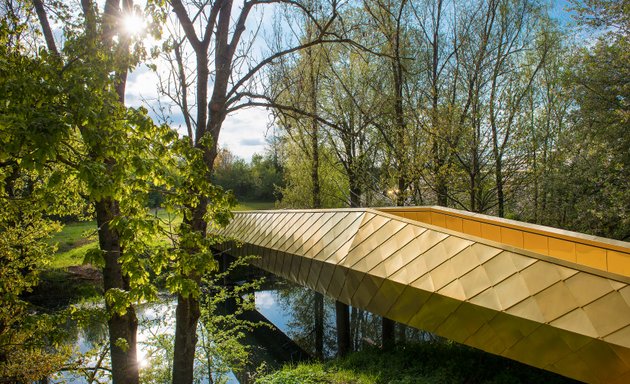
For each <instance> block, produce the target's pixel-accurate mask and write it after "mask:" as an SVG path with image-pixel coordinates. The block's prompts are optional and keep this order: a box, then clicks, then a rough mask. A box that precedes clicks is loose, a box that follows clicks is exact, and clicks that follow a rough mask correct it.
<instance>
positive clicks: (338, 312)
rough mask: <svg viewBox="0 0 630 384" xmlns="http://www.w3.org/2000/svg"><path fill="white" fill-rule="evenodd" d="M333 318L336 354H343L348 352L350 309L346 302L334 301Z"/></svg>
mask: <svg viewBox="0 0 630 384" xmlns="http://www.w3.org/2000/svg"><path fill="white" fill-rule="evenodd" d="M335 318H336V321H337V355H338V356H344V355H347V354H348V352H350V309H349V308H348V304H344V303H342V302H340V301H335Z"/></svg>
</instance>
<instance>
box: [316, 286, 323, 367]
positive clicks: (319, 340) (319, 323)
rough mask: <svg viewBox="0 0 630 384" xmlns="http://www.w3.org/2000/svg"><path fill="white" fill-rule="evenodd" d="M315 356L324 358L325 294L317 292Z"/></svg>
mask: <svg viewBox="0 0 630 384" xmlns="http://www.w3.org/2000/svg"><path fill="white" fill-rule="evenodd" d="M314 306H315V324H314V326H315V357H316V358H318V359H320V360H321V359H323V358H324V295H322V294H321V293H319V292H315V300H314Z"/></svg>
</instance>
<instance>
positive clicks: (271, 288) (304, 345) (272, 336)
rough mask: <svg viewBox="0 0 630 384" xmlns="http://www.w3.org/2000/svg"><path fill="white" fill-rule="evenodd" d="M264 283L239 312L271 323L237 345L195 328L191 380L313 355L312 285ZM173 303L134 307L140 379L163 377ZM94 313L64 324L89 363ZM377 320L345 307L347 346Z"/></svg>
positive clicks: (367, 337)
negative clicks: (240, 357)
mask: <svg viewBox="0 0 630 384" xmlns="http://www.w3.org/2000/svg"><path fill="white" fill-rule="evenodd" d="M265 285H266V287H265V288H264V289H263V290H259V291H256V292H255V293H254V297H255V305H256V310H257V311H254V312H253V313H248V314H247V315H246V316H245V317H247V319H249V320H252V321H262V322H269V323H271V324H273V326H260V327H256V328H255V329H254V331H253V332H247V334H246V336H245V338H244V339H242V340H241V342H240V343H239V344H238V345H234V344H229V343H228V344H225V343H223V344H220V343H218V342H215V341H213V340H212V336H211V334H212V332H206V333H204V332H199V342H198V352H200V354H201V356H202V358H201V359H198V361H196V363H195V382H198V383H213V384H214V383H227V384H235V383H249V382H251V381H252V378H253V377H255V373H256V371H257V370H258V369H259V368H258V367H259V366H260V365H261V364H264V367H265V370H266V371H269V370H271V369H274V368H279V367H281V366H282V365H283V364H285V363H287V362H297V361H300V360H304V359H307V358H308V357H309V356H310V355H314V353H315V331H314V324H315V319H314V316H313V313H314V312H313V305H314V302H315V294H314V293H313V291H311V290H309V289H307V288H303V287H300V286H297V285H294V284H291V283H288V282H286V281H282V280H277V281H274V282H272V283H271V284H265ZM94 305H95V306H99V304H94ZM100 307H102V303H101V304H100ZM175 307H176V299H175V298H173V297H168V296H164V297H162V298H161V299H160V300H159V301H157V302H154V303H149V304H144V305H140V306H138V307H137V315H138V320H139V326H138V363H139V366H140V370H141V377H142V378H143V381H145V382H155V383H162V382H169V379H168V377H169V372H170V365H169V362H170V360H171V358H172V337H173V334H174V317H175ZM334 307H335V305H334V301H333V300H331V299H328V298H325V300H324V313H323V326H324V328H323V330H322V331H323V354H324V357H325V358H331V357H334V355H335V353H336V329H335V315H334ZM98 318H100V316H94V319H92V320H93V321H90V319H89V317H88V319H87V321H83V322H81V324H80V325H79V324H77V323H76V322H73V323H69V324H68V327H70V328H71V332H70V334H71V335H73V337H71V339H70V340H69V341H68V343H69V344H71V345H73V346H74V347H75V348H76V349H77V350H78V351H79V352H81V353H87V352H89V351H93V354H92V355H91V356H88V357H87V361H88V364H87V365H88V366H92V367H93V366H95V365H96V362H97V361H98V360H99V358H101V353H102V351H105V350H106V348H107V343H106V341H107V328H106V326H105V324H104V323H103V322H102V321H97V320H96V319H98ZM380 321H381V320H380V317H378V316H374V315H372V314H370V313H368V312H365V311H360V310H357V309H354V308H352V309H351V334H352V341H351V343H352V346H353V349H355V350H357V349H361V348H363V347H365V346H367V345H379V344H380ZM404 332H405V333H406V334H407V335H408V336H406V337H407V338H409V337H411V338H423V335H421V334H419V331H413V330H410V329H406V330H405V331H404ZM425 336H426V335H425ZM243 345H247V346H248V347H249V348H250V351H251V353H250V356H249V362H248V363H247V364H245V365H244V366H243V367H242V369H239V370H233V369H232V367H233V361H232V360H233V359H234V356H232V354H234V353H236V352H238V351H239V350H240V347H241V346H243ZM208 367H210V370H208ZM235 372H237V374H235ZM88 374H89V372H88ZM92 374H93V372H92ZM210 377H211V380H210V379H209V378H210ZM95 378H96V379H97V380H98V381H94V382H95V383H96V382H98V383H107V382H109V380H108V378H107V375H106V374H105V372H103V371H98V372H97V374H96V375H95ZM51 382H53V383H87V382H88V380H87V378H86V373H85V372H84V373H76V372H72V373H70V372H65V373H63V374H62V375H61V377H58V378H55V379H53V380H51Z"/></svg>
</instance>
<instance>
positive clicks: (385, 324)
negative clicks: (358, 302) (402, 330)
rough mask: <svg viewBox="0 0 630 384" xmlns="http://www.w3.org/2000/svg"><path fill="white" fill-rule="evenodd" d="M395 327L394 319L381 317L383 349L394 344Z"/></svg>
mask: <svg viewBox="0 0 630 384" xmlns="http://www.w3.org/2000/svg"><path fill="white" fill-rule="evenodd" d="M395 329H396V323H395V322H394V320H391V319H388V318H386V317H383V318H382V323H381V331H382V338H383V344H382V347H383V349H390V348H392V347H393V346H394V345H395V344H396V336H395V334H394V331H395Z"/></svg>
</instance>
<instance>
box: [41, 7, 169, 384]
mask: <svg viewBox="0 0 630 384" xmlns="http://www.w3.org/2000/svg"><path fill="white" fill-rule="evenodd" d="M33 3H34V6H35V8H36V10H37V16H38V19H39V24H40V26H41V29H42V31H43V34H44V36H45V37H46V39H45V41H46V44H47V48H48V52H49V53H48V55H49V58H50V60H51V62H53V63H55V64H57V74H56V76H57V78H58V79H60V81H61V84H60V88H61V90H62V92H61V94H62V97H63V98H62V99H61V101H60V102H61V106H60V109H61V111H63V113H64V115H63V127H64V130H60V134H62V135H63V134H65V135H66V136H65V137H64V139H65V140H64V141H63V143H62V145H63V147H64V148H66V150H67V154H64V155H67V156H64V157H60V158H57V159H56V160H57V161H61V162H63V163H64V164H66V165H68V166H69V170H70V172H69V174H68V175H66V176H65V177H73V178H76V179H77V180H78V181H79V183H80V186H81V187H80V190H81V192H82V194H83V195H84V196H85V198H86V200H87V201H88V202H89V203H90V204H92V205H93V206H94V210H95V215H96V221H97V225H98V235H99V236H98V237H99V247H100V251H99V252H97V253H93V254H91V255H90V257H91V260H92V261H93V262H94V263H97V264H99V265H103V275H104V286H105V298H106V307H107V310H108V326H109V343H110V350H111V352H110V356H111V362H112V379H113V381H114V382H115V383H137V382H138V381H139V378H138V366H137V365H138V363H137V358H136V329H137V319H136V315H135V311H134V308H133V303H134V302H137V301H141V300H144V299H145V298H151V297H154V296H155V287H152V286H151V284H149V278H148V276H149V269H150V263H148V262H147V260H146V258H145V257H142V256H141V255H144V254H146V253H147V251H148V249H149V248H150V247H151V241H150V240H151V237H152V236H154V235H155V234H156V233H157V231H158V228H159V226H158V223H157V221H156V219H155V218H152V217H151V216H150V215H148V212H146V210H145V209H144V203H145V198H146V193H147V192H148V190H149V189H150V188H151V186H150V185H151V183H153V182H156V181H157V182H160V181H161V180H162V179H163V177H162V176H161V175H160V174H159V172H157V171H156V169H155V165H156V164H159V163H160V162H161V161H162V160H164V159H166V158H168V156H166V154H167V149H166V146H165V145H163V144H164V143H166V142H170V141H172V139H173V137H174V135H173V132H171V131H170V129H168V128H167V127H157V126H155V125H154V124H153V122H152V120H151V119H150V118H149V117H148V116H147V111H146V110H145V109H142V108H140V109H128V108H126V107H125V106H124V100H125V87H126V79H127V72H128V70H129V69H130V68H133V67H134V66H135V65H136V64H137V63H138V60H139V59H140V57H141V53H142V52H143V50H142V49H141V48H142V47H141V46H139V45H137V44H136V45H134V44H133V41H132V37H131V36H129V35H127V34H125V33H124V31H123V30H122V27H121V25H122V19H123V17H124V16H125V15H128V14H130V13H132V12H134V11H135V8H134V6H133V3H132V2H131V1H125V2H120V1H116V0H108V1H106V2H105V4H104V7H103V10H102V11H100V10H99V9H98V6H97V5H96V4H94V3H93V2H91V1H82V2H81V11H82V12H81V14H80V16H79V19H78V20H75V19H73V18H72V17H71V14H72V13H71V12H69V10H68V9H67V8H62V10H61V11H60V12H57V13H55V15H57V17H59V20H58V21H59V22H60V23H61V24H62V25H63V26H64V39H63V45H62V46H61V49H60V48H59V47H57V45H56V41H55V39H54V38H52V36H54V35H53V32H52V30H51V27H50V23H49V21H48V15H47V12H46V7H45V5H44V3H43V2H41V1H40V0H34V2H33ZM62 5H63V6H65V4H62ZM53 101H59V100H53ZM158 159H160V160H158Z"/></svg>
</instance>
